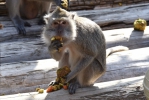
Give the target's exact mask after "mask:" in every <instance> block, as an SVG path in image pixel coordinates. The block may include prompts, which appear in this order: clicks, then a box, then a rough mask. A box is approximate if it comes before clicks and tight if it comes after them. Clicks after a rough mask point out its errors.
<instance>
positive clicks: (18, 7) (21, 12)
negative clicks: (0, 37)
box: [6, 0, 69, 35]
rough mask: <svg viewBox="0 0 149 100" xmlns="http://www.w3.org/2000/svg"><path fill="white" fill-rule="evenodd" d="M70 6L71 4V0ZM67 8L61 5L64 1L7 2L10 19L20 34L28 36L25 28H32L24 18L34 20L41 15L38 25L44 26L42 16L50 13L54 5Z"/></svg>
mask: <svg viewBox="0 0 149 100" xmlns="http://www.w3.org/2000/svg"><path fill="white" fill-rule="evenodd" d="M67 1H68V4H69V0H67ZM53 2H54V3H55V4H56V5H58V6H60V7H62V8H65V7H63V6H62V5H61V3H62V0H6V6H7V8H8V12H9V17H10V18H11V20H12V22H13V23H14V25H15V27H16V28H17V30H18V33H19V34H23V35H26V30H25V27H24V26H31V25H30V24H29V23H27V22H25V21H24V20H23V19H22V18H26V19H33V18H35V17H37V15H38V14H39V13H40V16H41V19H40V21H39V23H38V24H43V20H42V16H43V15H45V14H46V13H49V11H50V8H51V5H52V3H53Z"/></svg>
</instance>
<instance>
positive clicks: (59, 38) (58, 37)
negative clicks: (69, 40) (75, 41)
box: [51, 36, 63, 42]
mask: <svg viewBox="0 0 149 100" xmlns="http://www.w3.org/2000/svg"><path fill="white" fill-rule="evenodd" d="M54 40H59V41H61V42H62V40H63V39H62V37H60V36H54V37H52V38H51V41H54Z"/></svg>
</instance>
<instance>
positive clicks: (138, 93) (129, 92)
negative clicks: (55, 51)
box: [0, 76, 146, 100]
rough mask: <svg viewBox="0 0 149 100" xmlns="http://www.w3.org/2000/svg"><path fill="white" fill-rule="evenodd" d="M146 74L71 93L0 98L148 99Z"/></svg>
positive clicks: (35, 93)
mask: <svg viewBox="0 0 149 100" xmlns="http://www.w3.org/2000/svg"><path fill="white" fill-rule="evenodd" d="M143 78H144V76H140V77H133V78H128V79H121V80H116V81H110V82H102V83H96V84H95V85H94V86H92V87H87V88H80V89H78V90H77V91H76V94H74V95H70V94H68V91H67V90H63V89H61V90H58V91H55V92H51V93H46V91H44V93H43V94H38V93H37V92H29V93H19V94H15V95H6V96H0V100H12V99H13V100H84V99H85V100H146V99H145V96H144V93H143V86H142V82H143Z"/></svg>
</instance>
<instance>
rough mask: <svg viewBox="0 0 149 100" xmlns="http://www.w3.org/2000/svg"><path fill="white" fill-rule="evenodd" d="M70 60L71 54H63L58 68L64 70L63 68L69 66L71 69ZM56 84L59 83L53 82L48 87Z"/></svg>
mask: <svg viewBox="0 0 149 100" xmlns="http://www.w3.org/2000/svg"><path fill="white" fill-rule="evenodd" d="M68 58H69V54H68V52H65V53H64V54H63V56H62V58H61V60H60V61H59V66H58V68H62V67H64V66H68V67H69V64H68ZM54 84H57V82H56V81H55V80H53V81H51V82H50V83H49V85H48V86H50V85H54Z"/></svg>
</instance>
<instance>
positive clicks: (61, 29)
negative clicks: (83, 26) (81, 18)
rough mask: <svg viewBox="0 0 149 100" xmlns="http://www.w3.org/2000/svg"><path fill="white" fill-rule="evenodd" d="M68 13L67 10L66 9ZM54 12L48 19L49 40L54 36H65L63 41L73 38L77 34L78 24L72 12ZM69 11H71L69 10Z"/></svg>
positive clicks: (47, 32)
mask: <svg viewBox="0 0 149 100" xmlns="http://www.w3.org/2000/svg"><path fill="white" fill-rule="evenodd" d="M65 13H66V11H65ZM65 13H62V11H61V12H58V11H57V12H56V11H55V12H54V13H53V14H52V15H50V17H47V19H46V26H45V32H44V34H45V35H46V38H48V39H49V40H50V39H51V38H52V37H54V36H59V37H62V38H63V42H64V43H65V42H68V41H69V40H73V39H74V38H75V36H76V25H75V21H74V19H73V17H71V13H70V14H65ZM67 13H69V12H67Z"/></svg>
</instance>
